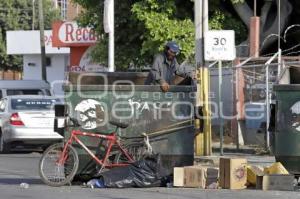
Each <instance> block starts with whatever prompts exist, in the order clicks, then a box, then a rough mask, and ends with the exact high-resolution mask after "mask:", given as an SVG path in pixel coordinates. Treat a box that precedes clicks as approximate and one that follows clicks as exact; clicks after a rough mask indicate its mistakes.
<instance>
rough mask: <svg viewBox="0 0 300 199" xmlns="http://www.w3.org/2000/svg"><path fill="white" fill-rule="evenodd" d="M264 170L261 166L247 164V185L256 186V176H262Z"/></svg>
mask: <svg viewBox="0 0 300 199" xmlns="http://www.w3.org/2000/svg"><path fill="white" fill-rule="evenodd" d="M263 175H264V171H263V168H262V167H259V166H252V165H248V166H247V183H248V185H253V186H256V179H257V176H263Z"/></svg>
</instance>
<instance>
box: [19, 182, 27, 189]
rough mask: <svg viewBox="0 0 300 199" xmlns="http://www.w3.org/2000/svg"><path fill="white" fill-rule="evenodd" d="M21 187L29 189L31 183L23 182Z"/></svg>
mask: <svg viewBox="0 0 300 199" xmlns="http://www.w3.org/2000/svg"><path fill="white" fill-rule="evenodd" d="M20 187H21V188H22V189H28V188H29V184H28V183H25V182H22V183H21V184H20Z"/></svg>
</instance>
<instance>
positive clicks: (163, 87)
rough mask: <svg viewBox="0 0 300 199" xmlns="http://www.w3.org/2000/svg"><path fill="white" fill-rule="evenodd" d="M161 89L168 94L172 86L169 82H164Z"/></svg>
mask: <svg viewBox="0 0 300 199" xmlns="http://www.w3.org/2000/svg"><path fill="white" fill-rule="evenodd" d="M160 88H161V90H162V91H163V92H168V90H169V88H170V85H169V84H168V83H167V82H163V83H161V85H160Z"/></svg>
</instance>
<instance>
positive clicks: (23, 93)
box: [6, 89, 43, 96]
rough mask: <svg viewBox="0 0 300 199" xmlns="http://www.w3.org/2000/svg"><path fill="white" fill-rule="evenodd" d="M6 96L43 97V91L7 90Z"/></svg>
mask: <svg viewBox="0 0 300 199" xmlns="http://www.w3.org/2000/svg"><path fill="white" fill-rule="evenodd" d="M6 93H7V96H11V95H43V91H42V90H40V89H14V90H7V91H6Z"/></svg>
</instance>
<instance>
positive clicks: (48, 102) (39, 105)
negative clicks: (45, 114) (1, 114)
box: [11, 98, 58, 110]
mask: <svg viewBox="0 0 300 199" xmlns="http://www.w3.org/2000/svg"><path fill="white" fill-rule="evenodd" d="M56 102H58V100H57V99H21V98H20V99H12V100H11V108H12V109H14V110H52V109H54V104H55V103H56Z"/></svg>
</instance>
